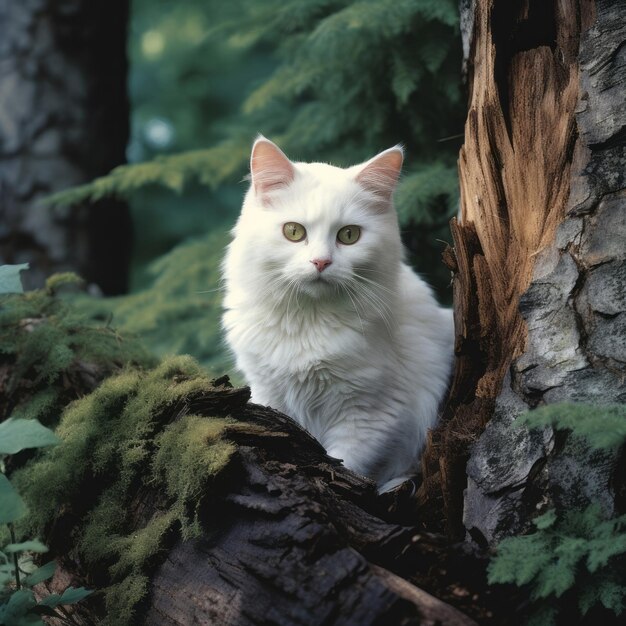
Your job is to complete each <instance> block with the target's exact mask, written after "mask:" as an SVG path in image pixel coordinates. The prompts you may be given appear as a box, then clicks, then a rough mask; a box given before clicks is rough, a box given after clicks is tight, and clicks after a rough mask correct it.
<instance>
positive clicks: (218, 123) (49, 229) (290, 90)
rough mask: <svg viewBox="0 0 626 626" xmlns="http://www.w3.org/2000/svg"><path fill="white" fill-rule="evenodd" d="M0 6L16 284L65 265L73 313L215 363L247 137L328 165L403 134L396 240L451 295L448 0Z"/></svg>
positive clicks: (454, 84)
mask: <svg viewBox="0 0 626 626" xmlns="http://www.w3.org/2000/svg"><path fill="white" fill-rule="evenodd" d="M3 10H4V13H5V15H4V16H3V19H0V41H1V42H2V43H0V49H1V50H2V58H3V64H4V65H3V67H4V68H5V69H4V70H3V72H2V75H1V76H0V157H1V160H0V223H1V226H0V262H2V263H22V262H28V263H30V265H31V271H30V272H29V273H28V276H26V275H24V276H25V279H26V281H27V282H28V283H29V284H30V286H31V287H37V286H40V285H41V284H43V280H44V278H45V276H46V275H49V274H51V273H52V272H55V271H60V270H61V271H63V270H73V271H77V272H78V273H80V274H81V275H82V276H84V277H85V278H86V280H87V282H88V285H89V288H88V291H89V294H90V295H87V294H85V295H80V296H73V297H74V298H76V299H77V302H78V305H79V306H80V307H81V308H82V310H83V311H84V312H85V314H86V315H88V316H90V317H91V318H97V319H102V320H112V324H113V325H114V326H117V327H118V328H120V329H122V330H123V331H125V332H127V333H135V334H138V335H140V336H141V337H142V338H143V339H144V341H145V342H147V343H148V345H149V346H150V347H151V348H152V350H153V351H154V352H156V353H157V354H159V355H162V354H166V353H182V352H184V353H190V354H192V355H194V356H195V357H196V358H198V359H199V360H200V361H201V362H202V363H203V364H204V365H205V366H207V367H208V368H209V369H211V370H213V371H215V372H216V373H223V372H224V371H227V370H229V369H230V367H231V366H230V362H229V359H228V356H227V355H226V354H225V351H224V348H223V344H222V342H221V337H220V330H219V316H220V290H219V287H220V285H219V263H220V260H221V257H222V255H223V250H224V246H225V245H226V244H227V242H228V240H229V236H228V231H229V229H230V228H231V227H232V225H233V224H234V221H235V219H236V217H237V215H238V212H239V208H240V204H241V200H242V197H243V194H244V192H245V190H246V183H245V182H243V177H244V176H245V175H246V173H247V168H248V158H249V150H250V147H251V143H252V141H253V139H254V137H255V136H256V134H257V133H259V132H260V133H263V134H264V135H266V136H268V137H269V138H271V139H273V140H274V141H276V142H277V143H278V144H279V145H280V146H281V147H282V148H283V149H284V151H285V152H286V153H287V155H288V156H290V157H291V158H292V159H294V160H306V161H310V160H317V161H326V162H331V163H333V164H335V165H340V166H344V165H352V164H355V163H358V162H361V161H364V160H365V159H368V158H370V157H371V156H373V155H374V154H376V153H377V152H379V151H380V150H383V149H385V148H387V147H390V146H392V145H394V144H396V143H402V144H404V145H405V147H406V150H407V158H406V161H405V171H404V174H403V177H402V179H401V183H400V186H399V188H398V191H397V195H396V205H397V209H398V212H399V215H400V220H401V227H402V232H403V238H404V241H405V244H406V246H407V250H408V252H409V255H410V260H411V262H412V263H413V265H414V266H415V267H416V269H417V270H418V271H419V272H420V273H421V274H422V276H423V277H424V278H425V279H426V280H427V281H428V282H430V283H431V284H432V285H433V286H434V288H435V289H436V291H437V295H438V297H439V299H440V301H442V302H447V303H449V302H450V301H451V290H450V288H449V281H450V276H449V272H448V270H446V268H445V267H444V266H443V265H442V263H441V252H442V250H443V248H444V246H445V242H449V240H450V236H449V229H448V220H449V219H450V217H451V216H452V215H454V214H455V213H456V207H457V202H458V197H457V173H456V158H457V154H458V150H459V147H460V145H461V143H462V132H463V124H464V117H465V101H466V98H465V95H464V94H463V89H462V85H461V39H460V33H459V25H458V7H457V3H456V0H360V1H359V0H356V1H355V0H263V1H260V0H229V1H228V2H223V1H217V0H176V1H170V0H133V1H132V2H130V3H129V2H128V1H127V0H109V1H108V2H106V3H105V2H103V1H102V0H90V1H89V2H86V1H84V2H81V1H80V0H23V2H20V3H19V6H18V3H9V5H8V6H7V7H6V8H5V9H3ZM125 162H126V163H127V164H126V165H125V164H124V163H125ZM111 170H112V171H111ZM109 172H110V174H109Z"/></svg>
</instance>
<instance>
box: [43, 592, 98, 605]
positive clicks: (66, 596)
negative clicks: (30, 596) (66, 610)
mask: <svg viewBox="0 0 626 626" xmlns="http://www.w3.org/2000/svg"><path fill="white" fill-rule="evenodd" d="M92 593H93V591H91V590H89V589H85V588H84V587H76V588H74V587H68V588H67V589H66V590H65V591H64V592H63V593H62V594H61V595H59V594H58V593H51V594H50V595H49V596H47V597H46V598H44V599H43V600H42V601H41V602H40V604H42V605H44V606H50V607H53V608H54V607H56V606H59V605H61V604H75V603H76V602H80V601H81V600H82V599H83V598H86V597H87V596H88V595H90V594H92Z"/></svg>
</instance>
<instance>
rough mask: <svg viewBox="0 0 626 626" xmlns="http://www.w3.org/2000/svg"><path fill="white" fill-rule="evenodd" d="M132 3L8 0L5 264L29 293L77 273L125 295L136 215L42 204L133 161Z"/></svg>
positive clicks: (0, 49) (1, 162)
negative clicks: (17, 268)
mask: <svg viewBox="0 0 626 626" xmlns="http://www.w3.org/2000/svg"><path fill="white" fill-rule="evenodd" d="M127 17H128V0H114V1H112V2H105V1H104V0H90V1H89V2H80V1H77V0H19V1H16V0H0V263H22V262H29V263H30V264H31V268H32V269H33V271H31V272H28V273H27V274H25V276H24V278H25V280H27V281H29V285H28V286H30V287H35V286H40V285H41V284H42V283H43V280H44V278H45V277H46V276H47V275H49V274H51V273H53V272H55V271H63V270H74V271H78V272H79V273H81V274H82V275H83V276H84V277H85V278H86V279H87V280H88V281H90V282H93V283H96V284H97V285H98V286H99V287H100V288H101V289H102V290H103V291H104V292H105V293H119V292H122V291H124V290H125V287H126V275H127V265H128V258H129V251H130V233H131V230H130V220H129V214H128V208H127V207H126V206H125V205H124V204H122V203H120V202H118V201H115V200H106V201H102V202H100V203H98V204H96V205H95V206H93V207H89V208H88V209H86V208H83V209H82V210H81V209H73V210H54V211H53V210H52V209H50V208H47V207H45V206H43V205H42V204H41V202H40V201H41V199H42V198H44V197H45V196H46V195H49V194H50V193H52V192H55V191H58V190H61V189H64V188H67V187H70V186H74V185H79V184H82V183H85V182H87V181H89V180H91V179H93V178H94V177H97V176H99V175H103V174H105V173H107V172H108V171H110V170H111V169H112V168H113V167H115V166H116V165H119V164H120V163H123V162H124V160H125V149H126V143H127V140H128V102H127V97H126V74H127V61H126V56H125V48H126V22H127Z"/></svg>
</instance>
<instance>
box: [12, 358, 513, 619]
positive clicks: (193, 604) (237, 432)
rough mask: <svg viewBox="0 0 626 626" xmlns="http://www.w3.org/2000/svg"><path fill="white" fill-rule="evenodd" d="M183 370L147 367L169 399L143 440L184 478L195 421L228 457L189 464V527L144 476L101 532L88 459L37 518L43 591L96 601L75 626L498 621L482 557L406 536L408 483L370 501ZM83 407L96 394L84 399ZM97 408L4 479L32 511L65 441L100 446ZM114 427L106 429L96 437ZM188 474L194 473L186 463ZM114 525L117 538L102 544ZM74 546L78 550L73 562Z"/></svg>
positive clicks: (65, 453) (364, 489)
mask: <svg viewBox="0 0 626 626" xmlns="http://www.w3.org/2000/svg"><path fill="white" fill-rule="evenodd" d="M189 362H190V361H189V360H187V361H186V360H185V359H178V360H174V361H173V362H170V363H168V364H166V366H165V367H164V366H161V367H160V368H158V369H159V372H160V373H159V375H158V376H161V380H162V381H163V386H164V387H169V388H170V395H169V399H168V400H167V401H166V402H165V404H162V405H160V404H158V403H156V404H152V406H151V407H150V410H151V419H152V420H154V422H155V423H157V424H158V426H157V427H156V429H155V432H156V433H157V434H156V436H155V433H154V432H153V433H150V434H149V437H150V438H151V439H152V440H155V439H156V440H159V434H158V431H159V430H160V431H164V430H167V429H170V430H171V429H175V430H171V432H175V436H176V438H177V446H178V447H177V448H176V453H177V454H178V455H180V458H181V466H184V464H185V462H186V461H185V460H184V459H183V457H184V456H185V454H186V452H185V450H186V448H185V446H184V445H183V444H181V442H183V441H184V436H183V434H182V433H183V430H182V425H183V424H184V423H185V421H186V420H188V418H189V417H190V416H193V417H194V419H197V420H198V421H199V423H200V424H206V425H208V424H219V425H220V429H221V430H220V433H219V445H220V446H224V445H227V446H229V450H228V454H227V456H226V457H223V458H224V459H226V460H225V461H224V462H223V463H222V464H221V465H220V467H219V468H218V469H217V471H215V472H213V473H211V472H206V470H205V469H204V468H203V467H202V466H201V465H200V464H198V467H197V471H196V474H197V475H199V476H201V475H202V473H203V472H205V476H204V477H203V478H202V482H201V484H202V490H203V491H202V495H201V496H200V497H199V498H196V499H195V500H194V503H193V512H192V511H191V510H190V509H187V511H186V512H185V513H184V515H187V516H189V517H192V516H193V517H194V521H193V524H192V526H193V528H192V527H191V526H189V527H188V528H187V530H185V529H184V528H182V531H183V532H182V533H181V524H180V522H179V521H175V522H174V523H170V522H171V521H172V519H175V518H176V515H174V517H173V518H172V517H171V515H170V514H171V512H172V511H178V510H179V504H177V500H176V495H175V494H174V493H172V491H171V489H169V487H171V486H172V485H171V484H170V485H169V486H168V485H165V486H163V485H160V484H159V483H158V480H157V479H156V478H154V475H152V477H151V478H150V479H149V480H146V479H145V475H144V478H142V479H139V478H138V476H139V475H136V476H134V477H132V478H130V479H129V480H128V481H127V483H126V488H127V490H128V493H127V494H126V495H127V496H128V497H127V498H125V499H124V498H122V500H123V501H124V504H123V508H122V509H121V510H120V511H114V512H113V516H115V517H120V516H121V517H123V518H125V521H124V522H123V523H122V524H121V525H119V521H120V520H119V519H115V520H111V519H109V520H108V521H105V518H104V517H102V515H101V512H102V511H101V509H102V507H101V504H102V503H105V505H106V503H107V502H108V499H107V495H106V494H107V493H110V492H108V491H107V489H108V488H110V486H111V483H113V482H115V481H119V480H120V479H119V477H116V474H115V471H112V473H111V474H106V473H105V474H103V475H98V474H97V473H95V472H94V464H93V463H91V462H90V460H85V459H87V458H88V459H91V457H92V452H91V450H85V451H84V452H83V454H84V455H85V457H84V458H83V460H81V461H80V465H81V469H80V470H79V471H78V472H77V473H76V474H75V475H74V476H73V477H71V478H70V479H69V482H71V483H72V484H76V483H78V485H84V487H85V488H91V491H90V492H88V493H86V492H85V491H84V487H83V486H79V488H78V489H76V490H75V493H74V495H72V494H69V495H68V494H67V484H64V485H63V488H62V489H61V491H63V497H61V501H62V505H61V506H57V507H53V508H49V510H48V517H47V519H46V520H45V521H44V522H43V528H45V533H44V537H43V538H44V539H45V540H46V541H47V542H48V544H49V545H50V547H51V550H52V553H53V554H54V555H55V556H56V558H57V559H58V560H59V562H60V565H61V567H60V568H59V570H58V571H57V574H56V575H55V578H54V579H53V580H52V581H51V586H50V590H54V589H60V588H64V587H65V586H67V585H68V584H70V583H72V584H75V585H76V584H82V585H85V586H87V587H91V588H96V589H101V590H102V589H105V590H106V593H102V592H100V593H95V594H94V595H93V596H91V597H90V598H89V599H87V601H85V602H83V603H81V604H79V605H77V608H76V612H75V613H73V614H72V617H71V619H72V620H73V622H74V623H76V624H94V623H96V624H101V623H105V624H115V626H121V625H123V624H149V625H161V624H162V625H164V626H165V625H168V626H169V625H173V624H220V625H221V624H224V625H237V626H239V625H252V624H261V623H264V624H265V623H272V624H281V625H290V624H294V625H295V624H300V625H314V624H315V625H317V624H320V625H321V624H346V625H347V624H359V625H367V624H372V625H373V624H381V625H383V624H407V625H408V624H450V625H459V626H463V625H467V626H469V625H470V624H475V623H476V622H475V621H474V619H472V618H471V617H469V616H468V615H467V614H466V612H467V613H471V614H472V615H473V617H474V618H475V619H478V620H480V622H481V623H504V622H502V621H497V622H491V619H492V618H493V616H494V611H495V612H497V611H498V602H500V605H501V606H504V604H503V601H502V600H498V599H497V598H495V596H494V594H493V593H492V592H488V591H486V590H485V588H486V584H485V560H484V558H482V557H481V556H479V555H476V554H473V553H469V552H466V550H465V549H464V548H463V547H462V546H460V545H459V546H450V545H449V544H448V542H447V541H446V540H445V539H444V538H443V537H441V536H438V535H434V534H431V533H428V532H426V531H425V530H424V528H423V527H420V526H419V525H417V524H416V523H415V522H414V521H413V523H412V524H408V523H407V520H415V515H414V508H413V505H412V499H411V498H410V497H409V496H410V495H411V487H410V485H406V486H405V488H404V490H402V489H401V490H399V491H397V492H395V493H394V494H391V495H387V496H378V495H377V494H376V490H375V486H374V484H373V483H372V482H371V481H369V480H368V479H366V478H364V477H360V476H357V475H355V474H353V473H352V472H350V471H348V470H346V469H345V468H343V467H342V466H341V464H340V463H339V462H338V461H337V460H335V459H332V458H330V457H328V456H327V455H326V454H325V452H324V450H323V448H322V447H321V446H320V445H319V443H317V442H316V441H315V440H314V439H313V438H312V437H311V436H310V435H309V434H308V433H306V432H305V431H304V430H303V429H302V428H300V427H299V426H298V425H297V424H296V423H295V422H293V421H292V420H291V419H290V418H288V417H286V416H284V415H282V414H280V413H277V412H276V411H273V410H272V409H268V408H265V407H260V406H256V405H253V404H248V403H247V401H248V398H249V392H248V390H247V389H245V388H244V389H232V388H231V387H230V386H229V385H228V383H227V380H226V379H222V380H218V381H213V383H208V382H207V381H206V379H204V381H203V382H202V383H200V381H201V380H202V379H201V378H198V377H196V378H194V376H195V374H196V373H197V371H196V370H195V369H194V368H193V366H190V365H189ZM164 372H165V374H164ZM125 376H128V375H127V374H123V375H121V376H120V377H118V379H117V380H118V382H117V383H115V384H112V383H111V381H110V380H109V381H105V383H104V385H103V386H105V387H106V386H107V385H108V386H109V391H110V390H112V389H114V388H115V386H116V385H117V386H118V387H121V386H122V385H126V387H125V388H126V391H128V389H129V388H130V385H129V384H128V378H124V377H125ZM157 378H158V377H157V376H155V375H154V374H151V373H148V374H147V375H143V374H141V375H139V378H138V381H139V383H138V385H137V386H136V387H135V391H133V392H132V393H131V396H132V397H131V396H128V397H126V398H125V400H124V401H125V402H126V404H130V405H133V404H134V405H135V406H136V407H138V406H139V405H143V404H145V402H144V400H145V397H146V396H145V395H142V393H143V391H142V390H143V389H145V388H146V387H150V386H151V385H152V386H154V388H156V385H155V382H156V381H157ZM113 381H115V378H114V379H113ZM168 381H169V382H168ZM176 387H180V389H181V391H182V390H183V389H184V390H185V394H184V397H183V396H180V397H177V396H176V394H175V393H171V389H175V388H176ZM96 394H98V390H96V393H95V394H92V396H94V395H96ZM133 394H134V395H133ZM105 395H106V394H105V393H104V392H101V395H100V396H99V397H96V398H95V399H94V398H93V397H91V398H90V397H88V398H86V399H85V400H83V401H82V402H83V403H84V406H83V405H82V404H81V403H80V402H79V403H78V404H77V406H75V407H74V408H72V407H70V410H68V412H67V413H66V415H65V416H64V418H63V420H62V422H61V424H60V426H59V429H58V432H60V434H61V436H62V437H65V438H66V443H65V444H62V446H60V447H59V449H58V450H57V451H56V453H55V452H54V451H51V452H49V453H48V454H49V455H51V456H48V454H44V455H43V458H42V459H40V460H39V461H37V462H35V463H34V464H31V466H29V467H28V468H26V470H25V471H26V472H27V476H24V475H22V477H21V478H20V477H19V476H18V484H20V483H21V484H24V485H26V484H27V483H29V484H32V483H33V482H37V481H39V483H40V485H41V489H40V496H41V498H42V499H43V498H44V495H45V494H50V493H51V490H52V493H55V489H54V484H55V478H54V476H55V474H54V472H55V471H57V470H52V469H51V467H52V466H54V467H56V468H58V467H59V466H62V465H63V463H64V462H67V460H68V458H74V457H73V455H74V452H72V451H71V450H72V449H73V448H75V446H74V441H73V440H72V436H73V435H72V433H73V432H74V431H76V430H79V431H80V433H81V436H84V437H86V438H87V439H92V440H93V443H94V445H95V446H96V448H97V447H100V446H101V445H106V443H105V441H106V440H107V436H104V435H102V436H101V440H98V438H97V437H94V436H93V435H92V434H89V432H88V430H87V429H86V427H85V424H86V423H87V422H86V421H84V420H82V418H79V417H78V416H79V415H80V414H83V415H86V414H87V412H88V410H91V409H92V408H93V406H94V401H96V402H98V403H100V404H102V403H104V404H106V403H107V400H106V399H105ZM119 397H121V396H119ZM119 397H118V398H119ZM109 399H110V398H109ZM88 403H91V404H88ZM110 406H112V404H111V405H110ZM83 409H85V410H84V411H83ZM72 416H73V417H72ZM203 416H206V417H203ZM138 421H139V422H140V423H141V418H140V419H139V420H138ZM122 423H123V420H116V419H115V418H112V419H111V421H110V423H109V425H108V427H107V430H109V431H111V429H119V428H121V427H122V426H121V424H122ZM178 426H181V427H180V428H179V427H178ZM103 432H104V431H103ZM109 434H110V435H111V436H112V437H113V438H114V437H115V436H116V434H115V433H112V432H109ZM212 437H213V436H212V435H211V436H209V437H208V438H207V437H206V436H205V437H204V438H203V440H202V441H201V445H202V446H204V448H206V449H208V448H210V447H211V446H215V445H216V442H218V439H216V438H212ZM147 440H148V439H146V441H147ZM136 444H137V442H136V441H135V442H134V443H133V446H132V448H129V449H128V450H127V453H128V451H129V450H131V449H135V448H136ZM160 445H161V451H162V450H163V448H164V444H160ZM64 446H65V450H63V447H64ZM220 449H221V450H223V448H220ZM155 454H156V455H157V456H158V454H159V452H156V453H155ZM155 458H156V457H155V456H152V457H151V456H150V454H149V455H148V456H144V457H142V458H141V461H139V464H141V465H143V466H144V467H145V468H152V470H153V469H154V467H155V464H156V463H155V460H154V459H155ZM165 458H168V459H169V458H170V457H167V455H166V457H165ZM47 460H48V461H50V463H47ZM170 460H171V459H170ZM125 462H126V461H125V460H124V459H122V460H121V461H120V464H121V465H124V463H125ZM188 469H191V470H194V469H195V468H194V465H193V462H192V464H191V465H190V466H189V468H188ZM152 470H150V471H152ZM178 470H179V468H178V469H176V470H175V472H174V473H172V474H171V476H174V475H177V474H176V472H177V471H178ZM185 471H186V470H185ZM48 472H51V473H48ZM122 474H123V472H122ZM180 475H181V476H184V475H185V474H184V473H182V474H180ZM171 476H170V478H168V480H170V481H172V480H173V479H172V478H171ZM189 480H190V481H192V482H193V481H194V480H195V478H191V477H190V478H189ZM69 482H68V484H69ZM177 485H178V487H177V488H178V489H180V490H182V489H184V485H181V483H177ZM70 491H71V489H70ZM26 492H27V494H26V495H27V497H28V498H29V499H30V500H31V502H32V501H36V500H37V497H38V496H37V490H36V489H35V490H34V491H33V490H32V489H31V490H30V491H29V490H28V489H27V488H26ZM187 504H189V503H187ZM111 506H113V505H111ZM94 520H95V522H94ZM155 520H160V521H159V522H158V524H155V523H154V522H155ZM402 520H404V523H402ZM161 521H163V523H162V524H161ZM115 524H118V527H117V530H115V531H114V532H111V530H112V528H113V526H114V525H115ZM107 526H110V527H109V528H108V531H106V527H107ZM103 527H105V531H106V532H109V534H108V535H107V534H106V532H105V531H103V530H102V529H103ZM122 529H123V530H122ZM155 529H156V530H155ZM152 534H153V535H154V537H151V535H152ZM85 536H87V537H88V542H87V543H89V542H91V546H90V549H91V552H89V550H87V549H85V546H86V542H85ZM103 538H107V541H109V542H110V543H111V545H114V544H116V543H117V544H120V542H121V544H120V545H122V546H123V550H122V552H121V553H117V554H116V555H115V556H114V552H115V550H114V549H111V550H109V546H106V545H105V546H102V545H101V546H99V547H98V546H97V544H98V541H102V539H103ZM138 538H139V539H138ZM153 538H154V541H153ZM140 553H141V556H140V557H139V559H138V560H136V561H135V563H134V564H131V565H129V563H131V559H132V558H134V557H133V555H137V554H140ZM94 555H95V556H94ZM129 555H130V556H129ZM123 562H124V563H123ZM41 593H45V591H44V589H41ZM478 598H480V601H478V602H477V599H478ZM508 601H510V598H507V602H508ZM54 622H55V620H54V619H51V623H54Z"/></svg>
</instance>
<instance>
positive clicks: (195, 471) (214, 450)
mask: <svg viewBox="0 0 626 626" xmlns="http://www.w3.org/2000/svg"><path fill="white" fill-rule="evenodd" d="M225 425H226V422H225V420H207V419H206V418H203V417H198V416H197V415H186V416H185V417H183V418H182V419H181V420H180V421H179V422H177V423H175V424H172V426H171V427H170V428H168V429H167V430H165V431H163V432H162V433H161V434H160V435H159V436H158V437H157V438H156V440H155V444H156V446H157V453H156V454H155V456H154V460H153V470H154V474H155V475H156V476H159V478H160V480H161V481H162V482H163V483H164V484H165V485H166V489H167V493H168V495H169V496H170V497H172V498H178V502H179V503H180V504H184V505H191V506H192V507H193V515H192V517H190V518H188V517H187V516H186V515H185V512H184V511H181V512H180V517H179V519H180V520H181V521H182V522H183V526H182V532H183V537H185V538H187V537H189V536H191V535H193V534H195V533H197V531H198V529H199V528H198V507H199V504H200V502H201V496H202V492H203V490H204V488H205V486H206V477H207V476H212V475H214V474H217V472H219V470H220V469H221V468H222V467H224V466H225V465H226V463H227V462H228V459H229V458H230V456H231V454H232V453H233V452H234V446H233V445H232V444H231V443H229V442H227V441H224V440H222V439H221V436H222V434H223V430H224V426H225ZM188 519H189V520H190V522H191V523H188V522H187V520H188Z"/></svg>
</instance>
